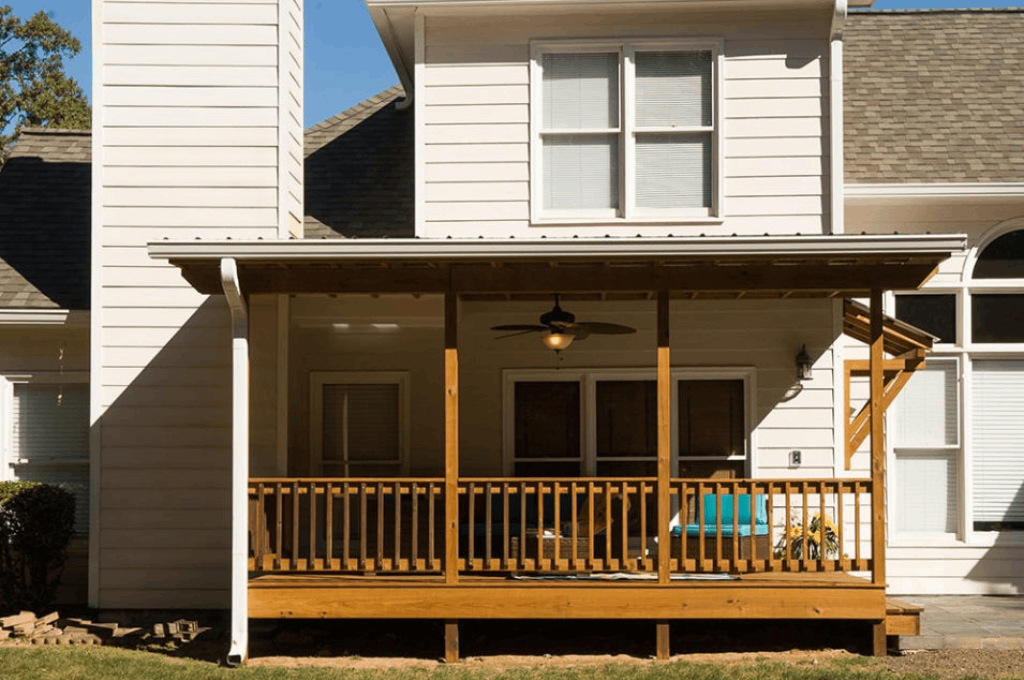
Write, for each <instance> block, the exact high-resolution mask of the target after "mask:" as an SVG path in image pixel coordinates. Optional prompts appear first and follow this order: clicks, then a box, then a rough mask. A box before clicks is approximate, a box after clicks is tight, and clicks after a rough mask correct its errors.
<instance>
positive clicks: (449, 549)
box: [444, 290, 459, 654]
mask: <svg viewBox="0 0 1024 680" xmlns="http://www.w3.org/2000/svg"><path fill="white" fill-rule="evenodd" d="M444 580H445V583H448V584H455V583H458V582H459V298H458V295H457V294H456V293H454V292H452V291H451V290H449V291H448V292H447V293H445V295H444ZM451 625H454V624H451ZM448 626H449V624H448V623H446V624H445V631H446V633H445V636H446V638H447V630H448ZM454 630H455V631H456V654H457V653H458V644H457V643H458V635H457V631H458V629H457V628H455V629H454ZM446 648H447V647H446Z"/></svg>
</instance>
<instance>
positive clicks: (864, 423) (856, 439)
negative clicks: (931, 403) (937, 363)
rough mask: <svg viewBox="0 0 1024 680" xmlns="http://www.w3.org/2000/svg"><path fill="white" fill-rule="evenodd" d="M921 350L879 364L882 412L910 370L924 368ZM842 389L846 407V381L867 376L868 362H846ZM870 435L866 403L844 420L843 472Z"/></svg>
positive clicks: (868, 406) (848, 393)
mask: <svg viewBox="0 0 1024 680" xmlns="http://www.w3.org/2000/svg"><path fill="white" fill-rule="evenodd" d="M924 359H925V350H923V349H917V350H911V351H909V352H906V353H904V354H901V355H900V356H899V357H897V358H895V359H887V360H886V361H884V362H883V363H882V371H883V373H884V387H883V391H882V410H883V411H887V410H888V409H889V406H890V405H891V404H892V402H893V401H895V399H896V397H897V395H899V393H900V392H901V391H902V390H903V388H904V387H906V385H907V381H908V380H910V378H911V376H912V375H913V374H914V371H916V370H918V369H920V368H924V365H925V364H924ZM844 369H845V370H844V375H843V388H844V395H845V402H844V403H845V404H846V405H847V408H849V404H850V378H851V377H852V376H855V375H856V376H866V375H869V374H870V370H871V367H870V362H869V361H866V360H850V361H847V362H845V364H844ZM870 432H871V409H870V402H866V403H865V404H864V405H863V406H862V407H861V409H860V411H858V412H857V414H856V415H855V416H853V418H848V419H847V421H846V469H847V470H849V469H850V463H851V461H852V460H853V454H855V453H856V452H857V449H858V448H860V445H861V444H863V443H864V440H865V439H867V437H868V434H869V433H870Z"/></svg>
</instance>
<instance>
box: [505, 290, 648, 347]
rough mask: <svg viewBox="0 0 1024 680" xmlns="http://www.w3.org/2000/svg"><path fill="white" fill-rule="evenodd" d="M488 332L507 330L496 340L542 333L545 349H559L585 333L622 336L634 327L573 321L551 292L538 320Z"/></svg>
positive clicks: (574, 317) (571, 316)
mask: <svg viewBox="0 0 1024 680" xmlns="http://www.w3.org/2000/svg"><path fill="white" fill-rule="evenodd" d="M491 330H492V331H509V333H508V334H507V335H502V336H500V337H499V338H498V339H499V340H501V339H503V338H511V337H515V336H517V335H525V334H526V333H543V335H542V336H541V341H542V342H543V343H544V344H545V345H546V346H547V348H548V349H553V350H555V351H556V352H560V351H562V350H563V349H565V348H566V347H568V346H569V345H571V344H572V342H573V340H582V339H583V338H585V337H587V336H588V335H591V334H593V335H625V334H627V333H636V329H635V328H632V327H630V326H623V325H622V324H617V323H605V322H602V321H577V320H576V315H575V314H573V313H571V312H567V311H565V310H564V309H562V307H561V306H560V305H559V304H558V294H557V293H556V294H555V306H554V307H552V308H551V310H550V311H547V312H544V313H543V314H541V315H540V323H537V324H519V323H512V324H504V325H501V326H491Z"/></svg>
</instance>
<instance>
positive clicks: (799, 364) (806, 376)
mask: <svg viewBox="0 0 1024 680" xmlns="http://www.w3.org/2000/svg"><path fill="white" fill-rule="evenodd" d="M813 366H814V365H813V363H812V362H811V357H810V356H809V355H808V354H807V345H800V351H799V352H798V353H797V355H796V379H797V380H800V381H803V380H810V379H811V378H812V377H813V375H812V368H813Z"/></svg>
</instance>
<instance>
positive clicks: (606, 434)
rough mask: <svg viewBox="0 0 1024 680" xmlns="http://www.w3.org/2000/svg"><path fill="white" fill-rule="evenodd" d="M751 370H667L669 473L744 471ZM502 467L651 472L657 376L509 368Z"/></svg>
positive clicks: (532, 473)
mask: <svg viewBox="0 0 1024 680" xmlns="http://www.w3.org/2000/svg"><path fill="white" fill-rule="evenodd" d="M752 378H753V376H752V372H750V371H746V370H742V369H738V370H730V369H722V370H720V371H716V372H714V373H708V372H694V371H692V370H688V371H682V370H679V371H673V373H672V378H671V379H672V407H671V413H672V452H673V453H672V470H673V472H672V475H673V476H697V477H703V476H730V477H738V476H743V474H744V473H745V472H746V468H747V462H748V451H749V449H750V445H749V437H750V431H751V427H750V423H749V422H748V419H747V414H748V413H749V412H750V407H749V404H748V403H747V402H748V400H749V395H750V394H751V390H752V386H751V385H752ZM505 403H506V413H505V418H506V420H505V441H506V447H505V448H506V456H505V460H506V466H505V469H506V473H507V474H511V475H515V476H524V477H557V476H563V477H576V476H581V475H582V476H595V475H596V476H609V477H613V476H627V477H633V476H654V475H656V474H657V454H658V450H657V448H658V442H657V423H658V410H657V381H656V380H655V379H654V376H653V374H652V373H650V372H642V371H635V370H623V371H618V370H609V369H600V370H586V369H562V370H560V371H558V373H556V374H552V373H551V372H544V373H535V372H532V371H508V372H506V375H505Z"/></svg>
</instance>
